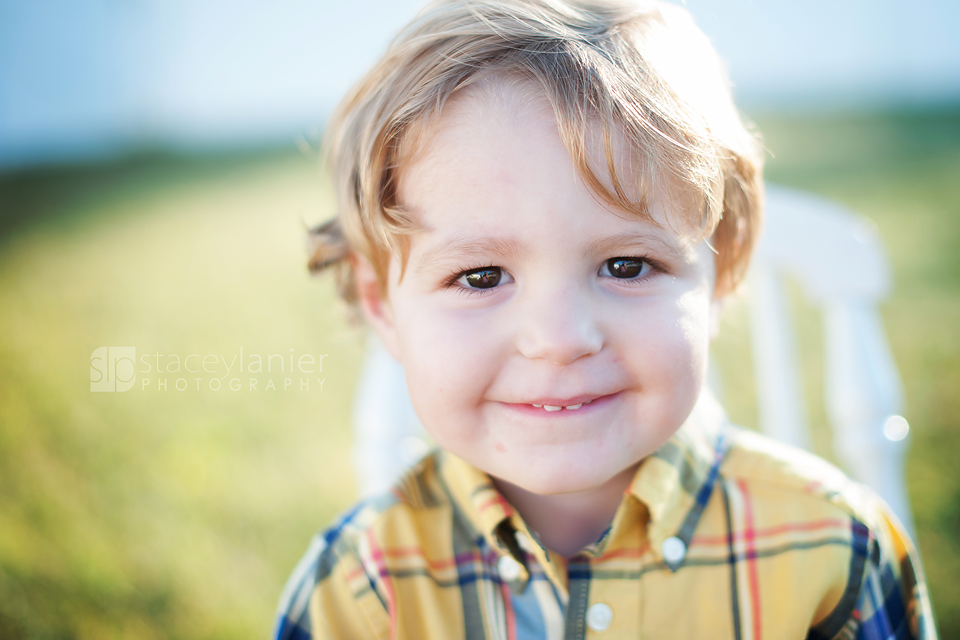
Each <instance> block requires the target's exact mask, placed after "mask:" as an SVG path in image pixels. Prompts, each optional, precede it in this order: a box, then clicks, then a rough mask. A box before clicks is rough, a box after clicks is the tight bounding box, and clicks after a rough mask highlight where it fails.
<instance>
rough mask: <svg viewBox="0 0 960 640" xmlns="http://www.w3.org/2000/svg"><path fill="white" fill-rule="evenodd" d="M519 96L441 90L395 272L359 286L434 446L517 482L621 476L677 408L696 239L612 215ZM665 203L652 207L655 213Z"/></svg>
mask: <svg viewBox="0 0 960 640" xmlns="http://www.w3.org/2000/svg"><path fill="white" fill-rule="evenodd" d="M488 89H489V87H488ZM529 93H530V91H529V90H528V91H527V92H526V94H529ZM521 95H522V94H521V89H518V88H516V87H512V86H500V87H499V88H497V89H494V90H483V89H482V88H480V89H478V88H477V87H473V88H470V89H467V90H465V91H463V92H461V93H458V94H457V95H456V96H455V98H454V99H452V100H451V101H450V102H449V103H448V105H447V106H446V107H445V109H444V111H443V114H442V116H441V119H440V124H439V128H438V129H437V131H436V133H435V134H434V135H433V137H432V138H430V139H429V140H428V141H427V142H426V146H425V147H424V149H423V150H422V152H421V153H420V154H419V155H418V156H417V157H416V159H415V160H414V161H413V162H412V163H411V164H409V165H407V166H406V167H404V170H403V173H402V175H401V178H400V191H399V196H400V201H401V203H402V204H403V206H404V207H405V208H406V209H407V210H408V211H410V212H411V213H412V214H413V216H414V217H415V219H416V220H417V222H418V223H419V225H420V226H421V228H422V231H420V232H418V233H417V234H415V235H414V236H412V238H411V251H410V256H409V260H408V262H407V265H406V268H405V270H404V273H403V276H402V278H401V277H400V271H401V263H400V261H399V258H398V257H396V256H395V257H394V259H393V261H392V263H391V265H390V271H389V283H388V288H387V297H386V299H385V300H383V299H380V297H379V294H378V293H377V287H376V281H375V276H373V274H372V270H371V269H370V267H369V266H368V265H363V264H361V265H360V266H359V270H358V282H359V283H360V294H361V302H362V304H363V306H364V308H365V310H366V312H367V315H368V317H369V318H370V320H371V322H372V324H373V325H374V326H375V327H376V328H377V330H378V331H379V333H380V334H381V336H382V337H383V339H384V341H385V343H386V345H387V347H388V348H389V349H390V350H391V351H392V352H393V354H394V355H395V356H396V357H397V358H398V359H399V360H400V361H401V362H402V364H403V367H404V370H405V372H406V377H407V384H408V387H409V391H410V396H411V399H412V400H413V405H414V407H415V408H416V410H417V413H418V415H419V416H420V419H421V420H422V421H423V424H424V425H425V426H426V428H427V430H428V431H429V432H430V433H431V434H432V435H433V436H434V438H436V440H437V442H438V443H439V444H440V445H441V446H442V447H443V448H445V449H447V450H448V451H451V452H452V453H454V454H456V455H457V456H459V457H461V458H463V459H464V460H466V461H468V462H470V463H471V464H473V465H474V466H476V467H478V468H480V469H482V470H484V471H486V472H487V473H489V474H490V475H492V476H494V477H496V478H499V479H501V480H506V481H508V482H510V483H512V484H514V485H517V486H519V487H522V488H524V489H526V490H528V491H531V492H534V493H538V494H555V493H566V492H571V491H581V490H586V489H591V488H596V487H600V486H603V485H604V484H606V483H607V482H610V481H611V480H612V479H614V478H615V477H622V473H623V472H625V471H627V470H628V469H630V468H631V467H633V466H635V465H636V464H637V463H638V462H639V461H640V460H642V459H643V458H644V457H646V456H647V455H649V454H650V453H652V452H653V451H654V450H656V449H657V448H658V447H660V446H661V445H662V444H663V443H664V442H665V441H666V440H667V439H668V438H669V437H670V436H671V435H672V434H673V433H674V432H675V431H676V430H677V429H678V428H679V427H680V425H681V424H682V423H683V421H684V420H685V419H686V417H687V416H688V414H689V413H690V411H691V410H692V407H693V405H694V403H695V401H696V399H697V396H698V395H699V393H700V389H701V386H702V384H703V380H704V376H705V372H706V365H707V347H708V344H709V340H710V333H711V331H710V327H711V324H712V320H713V318H712V316H713V314H714V313H715V308H716V305H714V304H713V302H714V299H713V290H714V288H713V285H714V262H713V256H712V254H711V252H710V250H709V248H708V247H706V245H705V243H700V244H692V243H691V242H689V241H687V239H686V236H682V235H679V234H677V233H676V232H674V231H671V230H670V229H669V227H668V226H667V225H662V226H658V225H655V224H653V223H651V222H647V221H644V220H640V219H637V218H635V217H632V216H630V215H628V214H621V215H615V214H614V213H612V212H611V210H610V209H609V208H608V206H607V205H604V204H602V203H601V202H600V201H599V200H598V198H597V197H596V196H595V195H594V194H593V193H592V192H591V191H590V190H589V188H588V187H586V186H585V185H584V183H583V182H582V180H581V178H580V177H579V175H578V173H577V171H576V169H575V167H574V164H573V161H572V160H571V158H570V156H569V155H568V153H567V150H566V148H565V147H564V146H563V144H562V142H561V140H560V138H559V134H558V131H557V125H556V122H555V119H554V116H553V113H552V111H551V110H550V107H549V105H548V104H547V103H546V101H545V99H543V98H536V99H530V98H529V95H528V98H527V99H526V100H525V101H524V100H522V99H521ZM596 154H597V156H596V162H595V163H594V165H593V166H601V167H602V166H605V164H604V161H603V157H602V150H600V149H598V150H596ZM670 206H671V203H669V202H664V201H658V200H655V201H653V202H652V203H651V212H652V214H653V216H654V217H655V218H656V219H657V220H658V221H661V222H666V220H667V218H668V216H669V215H671V214H672V213H673V212H671V211H669V210H668V207H670ZM555 407H562V408H560V409H559V410H556V409H555Z"/></svg>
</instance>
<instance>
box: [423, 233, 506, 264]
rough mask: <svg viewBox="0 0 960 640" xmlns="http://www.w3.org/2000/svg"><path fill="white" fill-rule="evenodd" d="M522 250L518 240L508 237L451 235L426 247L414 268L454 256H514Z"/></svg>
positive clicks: (444, 260)
mask: <svg viewBox="0 0 960 640" xmlns="http://www.w3.org/2000/svg"><path fill="white" fill-rule="evenodd" d="M522 252H523V246H522V244H521V243H520V242H517V241H516V240H512V239H510V238H498V237H487V238H464V237H460V236H457V237H452V238H444V239H442V240H440V241H438V242H437V243H436V244H435V245H434V247H432V248H430V249H428V250H427V251H425V252H424V253H423V254H421V255H420V257H419V258H418V259H417V261H416V268H417V269H418V270H419V269H423V268H424V267H427V266H429V265H431V264H436V263H438V262H441V263H442V262H446V261H448V260H451V259H454V258H464V259H469V258H471V257H474V256H475V257H482V256H495V257H498V258H501V257H515V256H518V255H520V254H521V253H522Z"/></svg>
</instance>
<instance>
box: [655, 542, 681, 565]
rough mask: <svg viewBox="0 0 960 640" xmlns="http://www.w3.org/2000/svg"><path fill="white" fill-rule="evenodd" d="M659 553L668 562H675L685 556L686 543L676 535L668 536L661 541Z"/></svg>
mask: <svg viewBox="0 0 960 640" xmlns="http://www.w3.org/2000/svg"><path fill="white" fill-rule="evenodd" d="M660 553H662V554H663V559H664V560H666V561H667V562H669V563H670V564H676V563H678V562H680V561H681V560H683V559H684V558H685V557H686V555H687V545H686V544H684V542H683V540H681V539H680V538H678V537H677V536H670V537H669V538H667V539H666V540H664V541H663V545H662V546H661V547H660Z"/></svg>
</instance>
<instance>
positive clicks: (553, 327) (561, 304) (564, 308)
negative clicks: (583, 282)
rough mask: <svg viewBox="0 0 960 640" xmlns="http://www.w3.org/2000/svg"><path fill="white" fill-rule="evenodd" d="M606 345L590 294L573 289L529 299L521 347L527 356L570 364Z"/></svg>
mask: <svg viewBox="0 0 960 640" xmlns="http://www.w3.org/2000/svg"><path fill="white" fill-rule="evenodd" d="M602 347H603V333H602V331H601V330H600V327H599V326H598V325H597V322H596V318H595V317H594V313H593V311H592V309H591V305H590V301H589V299H587V298H586V297H584V296H582V295H579V294H578V293H576V292H573V291H565V292H559V293H555V294H553V295H549V296H543V297H538V298H536V299H531V300H529V301H527V304H526V305H525V308H524V322H523V323H522V324H521V327H520V331H519V332H518V334H517V348H518V350H519V351H520V353H521V354H522V355H523V356H525V357H526V358H530V359H543V360H547V361H549V362H552V363H554V364H557V365H561V366H562V365H568V364H571V363H573V362H575V361H576V360H578V359H580V358H582V357H583V356H587V355H591V354H595V353H597V352H599V351H600V349H601V348H602Z"/></svg>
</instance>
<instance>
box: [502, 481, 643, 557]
mask: <svg viewBox="0 0 960 640" xmlns="http://www.w3.org/2000/svg"><path fill="white" fill-rule="evenodd" d="M637 464H639V463H637ZM636 470H637V465H633V466H631V467H629V468H627V469H624V470H623V471H621V472H620V473H618V474H617V475H615V476H614V477H612V478H611V479H610V480H608V481H607V482H606V483H604V484H602V485H600V486H599V487H594V488H592V489H587V490H585V491H577V492H574V493H559V494H554V495H540V494H536V493H531V492H530V491H527V490H526V489H522V488H520V487H518V486H516V485H514V484H510V483H509V482H507V481H505V480H500V479H499V478H493V481H494V484H496V486H497V489H499V490H500V493H502V494H503V496H504V497H505V498H506V499H507V500H508V501H509V502H510V504H512V505H513V507H514V508H515V509H516V510H517V511H518V512H519V513H520V516H521V517H522V518H523V520H524V522H526V523H527V527H529V528H530V530H531V531H534V532H536V534H537V536H538V537H539V538H540V542H541V543H542V544H543V545H544V546H545V547H547V548H548V549H552V550H553V551H556V552H557V553H559V554H560V555H562V556H563V557H565V558H570V557H572V556H574V555H576V554H577V552H578V551H580V550H581V549H583V548H584V547H586V546H587V545H589V544H592V543H594V542H596V541H597V540H598V539H599V538H600V535H601V534H602V533H603V532H604V531H606V529H607V528H608V527H609V526H610V522H611V521H612V520H613V516H614V515H615V514H616V512H617V508H618V507H619V506H620V502H621V501H622V500H623V492H624V491H626V489H627V487H628V486H630V482H631V480H633V476H634V474H635V473H636Z"/></svg>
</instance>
